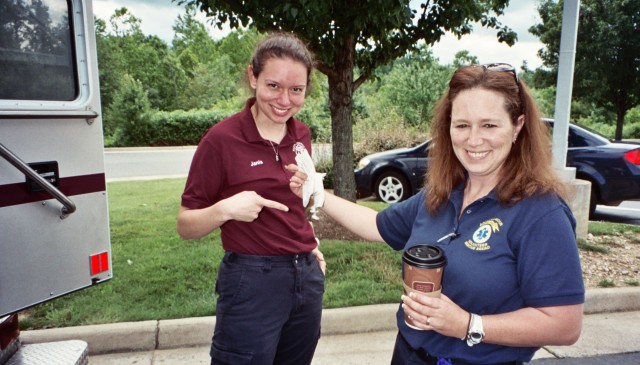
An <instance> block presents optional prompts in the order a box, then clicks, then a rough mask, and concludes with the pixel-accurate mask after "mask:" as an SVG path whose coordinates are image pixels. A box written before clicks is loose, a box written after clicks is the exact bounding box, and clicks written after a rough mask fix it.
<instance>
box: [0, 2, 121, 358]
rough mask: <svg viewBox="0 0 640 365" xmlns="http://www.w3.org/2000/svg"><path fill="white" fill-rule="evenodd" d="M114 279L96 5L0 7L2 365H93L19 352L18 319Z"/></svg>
mask: <svg viewBox="0 0 640 365" xmlns="http://www.w3.org/2000/svg"><path fill="white" fill-rule="evenodd" d="M112 275H113V273H112V257H111V244H110V238H109V215H108V206H107V191H106V180H105V169H104V148H103V134H102V119H101V110H100V92H99V84H98V65H97V53H96V41H95V32H94V21H93V11H92V3H91V0H2V1H0V365H14V364H16V365H17V364H63V365H66V364H86V363H88V359H87V356H88V355H87V353H88V351H87V346H86V343H84V342H83V341H62V342H60V343H50V344H32V345H22V344H21V343H20V337H19V329H18V326H17V325H18V319H17V316H18V314H17V313H18V312H20V311H22V310H24V309H27V308H29V307H32V306H34V305H37V304H40V303H43V302H46V301H49V300H55V299H56V298H59V297H61V296H64V295H67V294H69V293H73V292H76V291H78V290H82V289H85V288H89V287H91V286H93V285H97V284H99V283H103V282H105V281H108V280H110V279H111V278H112Z"/></svg>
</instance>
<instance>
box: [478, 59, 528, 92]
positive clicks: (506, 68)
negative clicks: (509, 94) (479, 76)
mask: <svg viewBox="0 0 640 365" xmlns="http://www.w3.org/2000/svg"><path fill="white" fill-rule="evenodd" d="M480 66H482V67H483V68H484V69H485V70H487V71H498V72H511V73H512V74H513V79H514V80H516V84H518V87H520V80H518V74H517V73H516V69H515V67H513V66H511V65H510V64H508V63H487V64H485V65H480Z"/></svg>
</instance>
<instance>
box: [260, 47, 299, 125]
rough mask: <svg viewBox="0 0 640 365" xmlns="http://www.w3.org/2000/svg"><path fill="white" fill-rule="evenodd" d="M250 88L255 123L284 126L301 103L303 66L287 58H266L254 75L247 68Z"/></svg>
mask: <svg viewBox="0 0 640 365" xmlns="http://www.w3.org/2000/svg"><path fill="white" fill-rule="evenodd" d="M248 74H249V81H250V83H251V87H252V88H253V89H254V90H255V91H256V104H255V111H256V115H255V118H256V122H257V123H258V124H259V125H261V126H264V127H266V128H268V127H272V126H273V125H274V124H275V125H284V124H285V123H286V122H287V120H288V119H289V118H291V117H292V116H294V115H295V114H296V113H297V112H298V111H299V110H300V108H302V104H303V103H304V97H305V90H306V88H307V68H306V67H305V65H304V64H302V63H301V62H297V61H294V60H292V59H291V58H271V59H269V60H267V61H266V62H265V64H264V67H263V69H262V71H261V72H260V74H259V75H258V76H257V77H256V76H255V75H254V74H253V68H252V67H251V66H249V69H248Z"/></svg>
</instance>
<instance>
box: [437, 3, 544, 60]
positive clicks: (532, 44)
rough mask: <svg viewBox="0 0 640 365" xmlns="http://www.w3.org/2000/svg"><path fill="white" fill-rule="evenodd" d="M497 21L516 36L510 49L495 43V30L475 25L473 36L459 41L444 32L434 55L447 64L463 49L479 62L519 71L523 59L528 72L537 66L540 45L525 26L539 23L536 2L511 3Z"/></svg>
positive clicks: (496, 40)
mask: <svg viewBox="0 0 640 365" xmlns="http://www.w3.org/2000/svg"><path fill="white" fill-rule="evenodd" d="M498 20H499V21H500V22H501V23H502V24H503V25H507V26H509V27H510V28H511V29H513V30H514V31H515V32H516V33H517V34H518V41H517V42H516V43H515V44H514V45H513V46H512V47H509V46H508V45H507V44H505V43H500V42H498V38H497V31H496V30H495V29H487V28H484V27H482V26H481V25H480V24H475V25H474V31H473V33H472V34H468V35H465V36H463V37H462V38H460V39H458V38H457V37H455V36H453V35H451V34H449V33H447V35H445V36H444V37H442V38H441V39H440V42H438V43H436V44H434V45H433V47H432V50H433V53H434V55H435V56H436V57H437V58H438V59H439V60H440V62H441V63H451V62H452V61H453V59H454V56H455V54H456V53H457V52H459V51H463V50H467V51H469V53H470V54H471V55H472V56H476V57H478V61H479V62H480V63H492V62H505V63H510V64H512V65H513V66H515V67H516V68H517V69H519V68H520V66H521V65H522V63H523V61H524V60H526V61H527V64H528V68H529V69H535V68H538V67H540V66H541V65H542V60H541V59H540V58H539V57H538V54H537V52H538V50H539V49H541V48H543V47H544V44H543V43H542V42H540V40H539V39H538V38H537V37H536V36H534V35H533V34H531V33H529V27H531V26H532V25H534V24H536V23H539V22H540V17H539V15H538V11H537V9H536V3H535V2H534V1H531V0H512V1H511V2H510V4H509V6H508V7H507V9H506V10H505V14H504V15H503V16H500V17H499V18H498Z"/></svg>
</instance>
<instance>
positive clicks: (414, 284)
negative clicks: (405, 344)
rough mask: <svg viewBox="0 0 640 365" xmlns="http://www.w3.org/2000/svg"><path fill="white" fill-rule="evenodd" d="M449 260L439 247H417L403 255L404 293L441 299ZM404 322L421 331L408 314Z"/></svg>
mask: <svg viewBox="0 0 640 365" xmlns="http://www.w3.org/2000/svg"><path fill="white" fill-rule="evenodd" d="M446 263H447V258H446V256H445V255H444V251H442V249H441V248H440V247H438V246H433V245H417V246H413V247H411V248H409V249H408V250H406V251H405V252H404V253H403V254H402V265H403V270H402V271H403V281H404V293H405V295H409V293H412V292H413V293H419V294H422V295H428V296H430V297H440V292H441V291H442V274H443V272H444V266H445V264H446ZM404 321H405V323H407V325H408V326H409V327H411V328H414V329H419V328H417V327H416V326H415V324H414V323H413V319H412V318H409V317H408V316H407V314H406V313H405V315H404Z"/></svg>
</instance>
